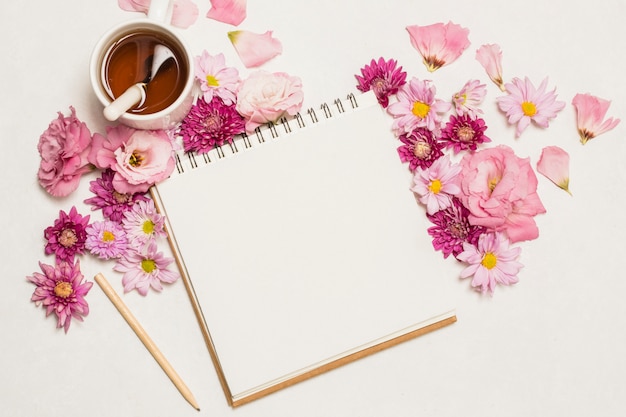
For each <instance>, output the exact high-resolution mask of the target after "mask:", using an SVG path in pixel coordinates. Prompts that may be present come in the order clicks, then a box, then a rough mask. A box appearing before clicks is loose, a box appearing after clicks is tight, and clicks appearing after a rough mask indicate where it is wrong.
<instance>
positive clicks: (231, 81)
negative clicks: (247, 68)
mask: <svg viewBox="0 0 626 417" xmlns="http://www.w3.org/2000/svg"><path fill="white" fill-rule="evenodd" d="M195 74H196V78H197V79H198V80H199V81H200V89H201V90H202V93H203V97H204V101H206V102H207V103H210V102H211V100H213V97H219V98H221V99H222V101H223V102H224V104H226V105H227V106H230V105H231V104H233V103H235V101H236V100H237V88H238V87H239V82H240V81H241V79H240V78H239V72H238V71H237V69H236V68H233V67H227V66H226V59H225V58H224V54H217V55H215V56H211V55H210V54H209V53H208V52H207V51H206V50H205V51H202V54H201V55H200V56H197V57H196V58H195Z"/></svg>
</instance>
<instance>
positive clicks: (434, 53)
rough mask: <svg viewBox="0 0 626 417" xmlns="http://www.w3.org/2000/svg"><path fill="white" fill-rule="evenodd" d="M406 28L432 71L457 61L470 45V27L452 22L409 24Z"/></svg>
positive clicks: (425, 63) (413, 43) (427, 66)
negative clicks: (426, 24)
mask: <svg viewBox="0 0 626 417" xmlns="http://www.w3.org/2000/svg"><path fill="white" fill-rule="evenodd" d="M406 30H407V31H408V32H409V36H410V37H411V44H412V45H413V47H414V48H415V49H417V50H418V51H419V53H420V54H421V55H422V58H423V61H424V65H426V68H427V69H428V71H430V72H433V71H435V70H437V69H439V68H441V67H442V66H444V65H447V64H450V63H451V62H453V61H455V60H456V59H457V58H458V57H460V56H461V54H462V53H463V51H465V50H466V49H467V47H468V46H469V45H470V41H469V39H468V34H469V29H467V28H464V27H461V26H460V25H457V24H455V23H452V22H448V23H446V24H445V25H444V24H443V23H435V24H433V25H428V26H418V25H413V26H407V28H406Z"/></svg>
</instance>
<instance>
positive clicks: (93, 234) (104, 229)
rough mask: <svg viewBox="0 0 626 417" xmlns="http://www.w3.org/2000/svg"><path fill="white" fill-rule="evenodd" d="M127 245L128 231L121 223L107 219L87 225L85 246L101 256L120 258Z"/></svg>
mask: <svg viewBox="0 0 626 417" xmlns="http://www.w3.org/2000/svg"><path fill="white" fill-rule="evenodd" d="M127 246H128V241H127V239H126V232H125V231H124V229H123V228H122V225H121V224H119V223H116V222H113V221H110V220H105V221H102V222H94V223H92V224H90V225H89V226H87V241H86V242H85V247H86V248H87V249H88V250H89V252H91V253H92V254H94V255H96V256H98V257H99V258H102V259H111V258H119V257H120V256H121V255H122V254H123V253H124V252H125V251H126V247H127Z"/></svg>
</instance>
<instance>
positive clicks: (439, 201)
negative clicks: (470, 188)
mask: <svg viewBox="0 0 626 417" xmlns="http://www.w3.org/2000/svg"><path fill="white" fill-rule="evenodd" d="M460 172H461V166H460V165H458V164H453V163H452V162H451V161H450V157H449V156H448V155H445V156H443V157H441V158H439V159H437V160H436V161H435V162H433V164H432V165H431V166H430V167H428V168H426V169H421V168H418V169H417V170H415V175H413V187H411V190H412V191H414V192H415V193H417V194H418V195H419V198H418V200H419V202H420V203H422V204H425V205H426V212H427V213H428V214H431V215H432V214H435V213H436V212H438V211H440V210H443V209H446V208H448V207H450V205H451V204H452V197H453V196H454V195H456V194H458V193H459V192H461V188H460V187H459V180H458V175H459V173H460Z"/></svg>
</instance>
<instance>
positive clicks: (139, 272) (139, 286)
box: [113, 241, 179, 295]
mask: <svg viewBox="0 0 626 417" xmlns="http://www.w3.org/2000/svg"><path fill="white" fill-rule="evenodd" d="M172 262H174V259H172V258H167V257H165V256H164V255H163V253H162V252H157V244H156V242H154V241H152V242H149V243H148V244H147V245H145V246H144V247H143V248H141V249H140V250H134V249H131V250H128V251H126V254H125V255H124V256H123V257H121V258H119V259H118V261H117V263H116V264H115V266H114V267H113V269H114V270H115V271H118V272H122V273H123V274H124V275H123V277H122V284H123V285H124V292H129V291H132V290H134V289H136V290H137V292H138V293H139V294H141V295H147V294H148V290H149V289H150V287H152V289H154V290H155V291H161V290H163V286H162V285H161V283H162V282H165V283H168V284H171V283H173V282H175V281H176V280H177V279H178V278H179V275H178V273H177V272H173V271H170V270H169V269H168V266H169V265H170V264H172Z"/></svg>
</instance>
